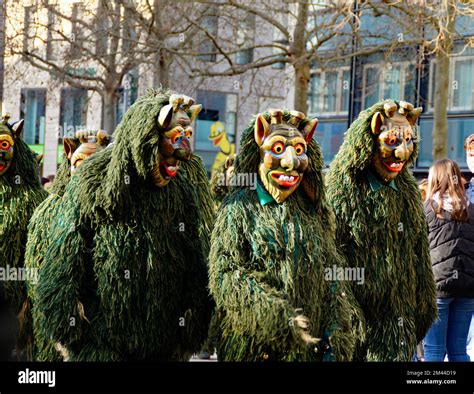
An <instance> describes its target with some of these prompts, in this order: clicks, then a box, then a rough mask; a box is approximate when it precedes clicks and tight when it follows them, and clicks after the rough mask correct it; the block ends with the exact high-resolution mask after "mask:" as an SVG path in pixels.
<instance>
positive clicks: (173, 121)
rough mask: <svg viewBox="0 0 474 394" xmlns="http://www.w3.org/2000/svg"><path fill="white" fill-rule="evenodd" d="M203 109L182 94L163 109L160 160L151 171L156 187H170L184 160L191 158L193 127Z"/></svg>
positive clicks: (173, 97) (176, 95) (159, 115)
mask: <svg viewBox="0 0 474 394" xmlns="http://www.w3.org/2000/svg"><path fill="white" fill-rule="evenodd" d="M201 108H202V106H201V105H200V104H194V100H193V99H192V98H191V97H188V96H184V95H178V94H172V95H171V96H170V99H169V104H167V105H164V106H163V108H161V110H160V113H159V114H158V126H159V130H160V139H159V152H160V154H159V157H160V160H159V162H158V163H156V165H155V167H154V168H153V170H152V172H151V177H152V180H153V183H154V184H155V185H156V186H158V187H164V186H166V185H167V184H168V183H169V182H170V181H171V180H172V179H173V178H175V177H176V176H177V174H178V170H179V167H180V163H181V161H188V160H189V159H190V158H191V155H192V150H191V136H192V134H193V128H192V127H191V126H190V125H191V123H192V122H193V120H194V119H195V118H196V117H197V115H198V114H199V112H200V111H201Z"/></svg>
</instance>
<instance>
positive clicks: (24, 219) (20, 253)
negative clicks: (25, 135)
mask: <svg viewBox="0 0 474 394" xmlns="http://www.w3.org/2000/svg"><path fill="white" fill-rule="evenodd" d="M47 195H48V193H47V192H46V191H44V190H43V188H42V187H41V183H40V179H39V169H38V166H37V164H36V160H35V157H34V155H33V153H32V152H31V150H30V149H29V147H28V145H26V144H25V143H24V142H23V140H22V139H20V138H15V153H14V158H13V163H12V166H11V167H10V168H9V169H8V171H7V172H6V173H5V174H4V175H3V176H1V177H0V207H1V210H0V266H1V267H4V268H5V267H7V266H8V267H15V268H22V267H24V254H25V245H26V239H27V226H28V221H29V220H30V217H31V215H32V214H33V211H34V210H35V208H36V207H37V206H38V205H39V204H40V203H41V202H42V201H43V200H44V199H45V198H46V196H47ZM4 285H5V293H6V297H7V299H8V300H9V302H10V303H11V305H12V306H13V308H14V310H15V311H16V313H17V314H19V313H20V311H21V310H22V307H23V304H24V302H25V300H26V285H25V282H24V281H6V282H5V283H4ZM30 327H31V322H30V321H28V319H23V318H21V319H20V328H21V331H20V332H19V334H18V335H19V338H18V348H19V350H23V349H25V348H26V347H27V346H28V345H27V344H28V342H30V341H31V331H30Z"/></svg>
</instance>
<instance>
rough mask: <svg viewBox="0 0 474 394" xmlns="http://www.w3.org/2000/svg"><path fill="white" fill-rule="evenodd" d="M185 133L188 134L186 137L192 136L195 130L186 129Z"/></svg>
mask: <svg viewBox="0 0 474 394" xmlns="http://www.w3.org/2000/svg"><path fill="white" fill-rule="evenodd" d="M184 135H185V136H186V138H191V136H192V135H193V132H192V131H191V130H186V133H184Z"/></svg>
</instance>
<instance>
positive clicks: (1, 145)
mask: <svg viewBox="0 0 474 394" xmlns="http://www.w3.org/2000/svg"><path fill="white" fill-rule="evenodd" d="M10 146H11V145H10V143H9V142H8V141H2V142H0V148H1V149H3V150H8V149H10Z"/></svg>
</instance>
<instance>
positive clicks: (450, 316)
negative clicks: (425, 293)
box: [424, 159, 474, 361]
mask: <svg viewBox="0 0 474 394" xmlns="http://www.w3.org/2000/svg"><path fill="white" fill-rule="evenodd" d="M461 179H462V178H461V170H460V169H459V166H458V165H457V164H456V163H455V162H454V161H452V160H448V159H445V160H439V161H437V162H436V163H435V164H434V165H433V166H432V167H431V168H430V171H429V176H428V196H427V199H426V201H425V204H424V209H425V214H426V218H427V222H428V228H429V241H430V254H431V262H432V266H433V272H434V276H435V281H436V287H437V297H438V299H437V303H438V313H439V317H438V319H437V320H436V321H435V323H434V324H433V325H432V326H431V328H430V329H429V331H428V333H427V335H426V337H425V360H426V361H443V360H444V358H445V355H446V354H447V356H448V360H449V361H470V358H469V356H468V354H467V352H466V342H467V336H468V332H469V326H470V324H471V319H472V314H473V311H474V204H470V203H469V201H468V199H467V197H466V193H465V190H464V186H463V183H462V180H461Z"/></svg>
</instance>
